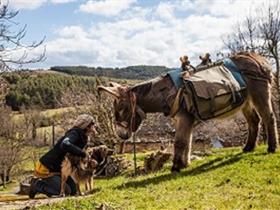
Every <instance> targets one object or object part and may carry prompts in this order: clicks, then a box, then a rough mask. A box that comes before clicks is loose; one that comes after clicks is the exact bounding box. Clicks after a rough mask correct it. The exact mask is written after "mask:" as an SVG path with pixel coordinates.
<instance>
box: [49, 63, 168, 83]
mask: <svg viewBox="0 0 280 210" xmlns="http://www.w3.org/2000/svg"><path fill="white" fill-rule="evenodd" d="M51 70H52V71H57V72H63V73H67V74H70V75H83V76H99V77H100V76H105V77H113V78H122V79H140V80H142V79H150V78H153V77H156V76H158V75H160V74H163V73H166V72H168V71H170V70H171V69H170V68H167V67H164V66H145V65H139V66H128V67H125V68H105V67H97V68H95V67H87V66H54V67H51Z"/></svg>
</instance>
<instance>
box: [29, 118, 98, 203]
mask: <svg viewBox="0 0 280 210" xmlns="http://www.w3.org/2000/svg"><path fill="white" fill-rule="evenodd" d="M95 134H96V129H95V121H94V118H93V117H92V116H90V115H88V114H82V115H79V116H78V117H77V119H76V121H75V122H74V126H73V128H71V129H70V130H68V131H67V132H66V133H65V135H64V136H63V137H62V138H60V139H59V140H58V142H57V143H56V144H55V145H54V147H53V148H52V149H51V150H49V151H48V152H47V153H46V154H44V155H43V156H42V157H41V158H40V160H39V162H38V163H37V164H36V167H35V172H34V173H35V177H36V178H33V179H32V180H31V185H30V191H29V197H30V198H34V197H35V195H36V194H37V193H43V194H45V195H47V196H49V197H50V196H52V195H59V193H60V185H61V176H60V172H61V163H62V161H63V160H64V157H65V155H66V154H67V153H70V154H72V155H75V156H79V157H85V156H86V153H85V152H84V151H83V148H84V147H85V146H86V145H87V142H88V137H89V136H94V135H95ZM76 192H77V189H76V185H75V183H74V181H73V179H72V178H71V177H68V180H67V182H66V188H65V193H66V194H68V195H75V194H76Z"/></svg>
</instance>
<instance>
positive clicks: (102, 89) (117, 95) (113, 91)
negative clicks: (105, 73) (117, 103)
mask: <svg viewBox="0 0 280 210" xmlns="http://www.w3.org/2000/svg"><path fill="white" fill-rule="evenodd" d="M97 92H98V94H100V93H101V92H104V93H105V94H107V95H109V96H113V97H114V98H120V97H121V96H120V93H119V90H118V88H117V87H105V86H103V85H100V86H98V87H97Z"/></svg>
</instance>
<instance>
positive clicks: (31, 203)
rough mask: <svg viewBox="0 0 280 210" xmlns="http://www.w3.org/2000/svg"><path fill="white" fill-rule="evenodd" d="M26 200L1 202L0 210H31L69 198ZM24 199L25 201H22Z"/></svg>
mask: <svg viewBox="0 0 280 210" xmlns="http://www.w3.org/2000/svg"><path fill="white" fill-rule="evenodd" d="M26 198H27V197H26V196H25V198H21V199H19V200H11V201H4V202H0V209H5V210H12V209H30V208H31V207H36V206H40V205H43V204H48V203H49V204H50V203H55V202H59V201H62V200H64V199H67V198H38V199H32V200H29V199H28V200H25V199H26ZM22 199H24V200H22Z"/></svg>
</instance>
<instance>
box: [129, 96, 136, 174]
mask: <svg viewBox="0 0 280 210" xmlns="http://www.w3.org/2000/svg"><path fill="white" fill-rule="evenodd" d="M129 97H130V105H131V121H130V130H131V132H132V139H133V161H134V175H135V176H136V175H137V162H136V132H135V130H136V123H135V116H136V95H135V93H133V92H132V91H130V92H129Z"/></svg>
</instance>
